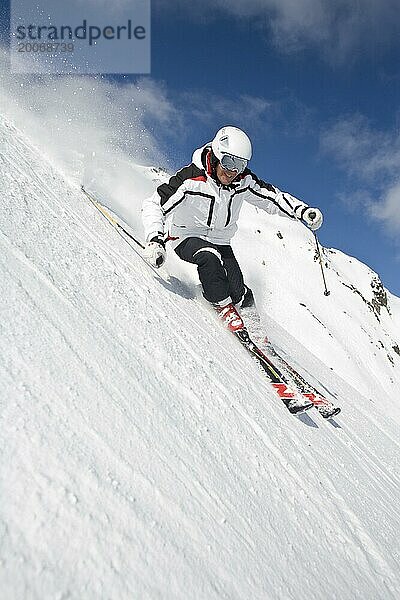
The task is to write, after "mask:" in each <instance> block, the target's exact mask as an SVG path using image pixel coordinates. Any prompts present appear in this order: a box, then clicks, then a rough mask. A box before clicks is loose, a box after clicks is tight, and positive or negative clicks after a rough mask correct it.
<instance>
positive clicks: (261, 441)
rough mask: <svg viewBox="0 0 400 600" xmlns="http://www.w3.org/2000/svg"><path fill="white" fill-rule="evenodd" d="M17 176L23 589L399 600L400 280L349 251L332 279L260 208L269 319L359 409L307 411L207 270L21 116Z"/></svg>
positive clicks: (0, 280) (12, 226)
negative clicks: (379, 286) (374, 284)
mask: <svg viewBox="0 0 400 600" xmlns="http://www.w3.org/2000/svg"><path fill="white" fill-rule="evenodd" d="M135 168H136V167H135ZM155 175H156V174H155V172H154V171H151V173H149V177H148V178H147V182H148V183H146V184H145V179H146V175H145V170H143V169H142V168H139V167H138V168H137V177H138V182H139V183H140V185H138V188H140V190H141V191H144V190H145V189H147V186H149V187H151V186H153V185H155V182H154V181H152V178H153V177H154V176H155ZM0 185H1V188H0V189H1V190H2V198H1V203H0V246H1V247H0V298H1V300H0V311H1V319H0V390H1V392H0V409H1V423H0V456H1V459H0V495H1V501H0V590H1V596H2V597H4V598H7V600H9V599H10V600H13V599H16V600H20V599H22V598H24V599H25V598H29V599H40V600H43V599H48V598H49V599H50V598H71V599H74V600H75V599H77V600H78V599H79V600H81V599H85V600H86V599H96V600H97V599H98V598H110V599H115V600H121V599H122V600H125V599H127V600H131V599H132V598H140V599H142V598H143V599H156V598H162V599H169V598H171V599H172V598H173V599H175V598H179V599H182V600H184V599H185V600H186V599H187V598H193V599H204V600H209V599H217V598H218V599H219V598H221V599H222V598H224V599H227V598H229V600H231V599H232V600H236V599H237V600H239V599H240V600H243V599H247V598H249V599H250V598H251V599H256V600H258V599H259V600H265V598H268V599H271V600H275V599H279V600H283V599H285V600H286V599H295V600H303V599H304V600H305V599H306V598H307V599H310V598H311V599H315V600H319V599H321V598H333V597H337V598H344V599H354V598H356V599H360V600H361V599H363V600H365V599H368V600H369V599H371V600H372V599H378V598H379V599H381V598H384V599H397V598H398V597H399V595H400V581H399V572H400V564H399V563H400V558H399V554H398V532H399V530H400V516H399V511H398V502H399V499H400V498H399V489H400V481H399V478H400V476H399V469H398V464H399V444H398V440H399V439H400V410H399V408H400V407H399V401H398V396H396V394H397V390H398V389H399V383H400V382H399V375H398V372H399V364H400V357H399V356H398V355H397V353H396V352H395V351H391V344H396V343H397V344H398V343H399V339H398V338H399V335H398V332H399V330H400V328H399V324H400V300H399V299H398V298H395V297H393V296H391V295H390V294H389V293H387V308H385V307H384V306H382V305H381V308H380V313H378V314H376V313H375V311H373V310H371V308H370V306H369V305H368V303H372V300H373V298H374V297H375V296H374V295H373V292H372V289H370V288H371V281H372V279H374V278H375V275H374V274H372V273H371V272H370V271H369V269H368V268H367V267H365V266H364V265H361V264H360V263H359V262H358V261H356V260H355V259H352V258H350V257H347V256H345V255H343V254H342V253H340V252H338V251H334V252H330V251H329V252H328V251H326V252H325V260H326V261H327V263H328V269H327V279H328V286H329V287H330V289H331V295H330V296H329V297H327V298H326V297H324V296H323V293H322V289H321V282H320V279H319V278H320V273H319V270H318V269H319V266H318V264H317V263H316V262H315V261H314V247H313V244H312V238H311V237H310V236H309V234H308V232H307V230H305V229H304V228H303V227H301V225H300V224H298V223H292V222H290V221H288V220H284V219H278V218H270V217H267V216H265V215H262V214H260V213H255V212H254V211H250V210H248V209H247V208H246V211H245V213H244V215H243V219H242V223H241V231H240V234H239V235H238V237H237V240H236V246H237V252H238V255H240V258H241V262H242V264H243V266H244V270H245V272H246V277H247V279H248V281H249V283H250V284H251V285H252V286H253V287H254V290H255V293H256V297H257V301H258V304H259V307H260V311H261V313H262V317H263V320H264V324H265V330H266V333H267V334H268V336H269V337H270V338H271V340H272V341H274V342H275V343H276V344H277V345H278V346H280V347H281V348H283V349H285V350H287V351H288V353H289V354H290V355H291V356H292V357H293V358H294V359H296V360H297V362H298V363H300V364H302V365H304V366H305V368H306V369H307V370H308V371H309V372H311V373H312V374H313V375H314V377H315V378H316V379H317V380H319V381H321V382H323V383H324V385H326V386H327V387H329V389H330V390H332V392H333V393H335V394H336V395H337V396H338V398H339V399H340V404H341V406H342V409H343V414H342V415H341V418H340V419H338V422H337V423H336V425H335V426H334V425H333V424H330V423H326V422H324V421H322V419H320V418H319V417H318V415H313V416H307V419H306V418H304V419H303V420H300V419H296V418H294V417H293V416H291V415H290V414H289V413H288V412H287V410H286V409H285V408H284V407H283V405H281V404H280V403H279V401H278V400H277V399H276V398H275V396H274V395H273V394H272V393H271V392H270V390H269V387H268V385H267V384H266V383H265V382H264V380H263V379H262V378H261V377H260V376H259V371H258V369H257V367H256V365H255V364H253V362H252V361H251V359H249V358H248V356H247V354H246V353H245V352H244V350H243V349H242V348H240V347H239V348H238V347H237V344H236V340H234V339H233V338H232V337H230V335H229V334H227V333H226V332H224V331H221V330H220V329H219V328H218V326H217V324H216V322H215V319H214V318H213V316H212V315H211V314H210V312H209V311H208V310H207V309H206V308H205V307H204V306H203V305H202V303H201V302H199V301H198V300H196V298H195V294H194V292H193V282H194V275H193V272H191V271H189V270H185V269H184V268H183V266H182V265H181V264H180V263H179V262H178V261H177V260H175V259H174V257H173V256H170V259H169V266H168V269H169V271H170V275H169V277H167V276H165V275H164V278H159V277H157V276H156V275H155V274H154V272H153V271H151V270H150V269H148V268H147V266H146V265H145V264H144V262H143V261H142V260H141V259H140V257H139V256H137V255H136V254H135V253H134V252H132V251H131V250H130V249H129V248H128V247H127V246H126V245H125V244H124V243H123V241H122V240H121V239H120V238H119V237H118V236H117V235H116V234H115V231H114V230H113V229H112V228H111V227H110V226H109V224H108V223H107V222H105V221H104V219H102V217H101V215H99V214H98V213H96V211H95V210H94V209H93V206H91V205H89V204H88V203H87V202H86V201H85V200H84V198H83V197H82V194H81V192H80V190H79V189H78V188H77V187H74V186H72V185H70V184H69V183H68V178H66V177H64V176H63V174H61V173H60V172H59V171H58V170H57V169H56V168H55V167H54V166H53V165H52V163H51V161H49V160H48V159H47V158H46V157H45V156H43V155H41V154H40V153H39V152H38V151H37V150H36V149H35V148H34V146H33V145H32V144H31V142H30V141H29V140H28V139H27V138H26V137H24V136H22V135H21V134H20V133H19V132H18V130H17V129H16V128H15V127H14V126H13V125H10V124H9V123H7V122H5V120H4V119H0ZM139 204H140V203H139V202H137V199H136V198H132V211H131V213H130V214H129V210H126V212H125V214H124V218H126V219H127V220H128V221H129V223H130V224H131V226H132V227H133V228H134V229H135V230H137V231H138V233H140V228H139V224H138V221H137V220H136V215H137V212H138V208H137V207H138V205H139ZM114 208H115V209H116V210H117V208H119V207H118V206H114ZM249 209H250V207H249ZM278 232H280V236H278V235H277V233H278ZM350 286H353V287H354V288H355V289H357V290H358V291H359V293H357V292H354V290H353V289H352V288H351V287H350ZM360 294H361V295H362V296H363V298H364V299H365V300H367V303H366V302H364V300H363V298H361V295H360ZM375 299H376V298H375ZM376 300H377V299H376ZM378 318H379V320H378ZM379 341H381V343H382V345H383V346H384V347H383V348H382V346H381V345H380V344H379ZM388 354H390V356H391V358H392V360H393V362H394V364H393V363H392V362H391V361H390V360H389V359H388ZM391 380H392V381H391Z"/></svg>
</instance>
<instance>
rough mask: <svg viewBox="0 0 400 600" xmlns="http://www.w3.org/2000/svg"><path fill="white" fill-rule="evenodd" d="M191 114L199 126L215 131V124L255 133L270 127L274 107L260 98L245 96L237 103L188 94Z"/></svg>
mask: <svg viewBox="0 0 400 600" xmlns="http://www.w3.org/2000/svg"><path fill="white" fill-rule="evenodd" d="M180 100H181V102H182V103H183V104H184V106H185V108H186V110H187V112H188V113H189V114H190V115H191V117H192V118H193V117H194V118H196V119H197V120H198V121H199V122H201V123H204V124H205V125H209V126H210V127H214V126H215V123H220V124H221V126H222V125H226V124H232V125H237V126H239V127H243V128H244V129H247V125H251V128H252V129H253V130H260V129H264V128H265V127H267V122H268V116H269V113H270V111H271V110H272V108H273V104H272V103H271V102H269V101H268V100H266V99H265V98H261V97H258V96H250V95H248V94H241V95H239V96H237V97H236V98H234V99H231V98H226V97H224V96H219V95H218V94H212V93H210V92H209V91H207V92H186V93H184V94H183V95H182V97H181V99H180Z"/></svg>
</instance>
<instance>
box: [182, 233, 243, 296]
mask: <svg viewBox="0 0 400 600" xmlns="http://www.w3.org/2000/svg"><path fill="white" fill-rule="evenodd" d="M175 252H176V253H177V255H178V256H179V258H181V259H182V260H185V261H186V262H190V263H193V264H195V265H197V271H198V273H199V278H200V282H201V285H202V286H203V295H204V298H205V299H206V300H208V301H209V302H212V303H213V304H215V303H217V302H221V300H225V298H228V296H230V297H231V298H232V302H233V303H234V304H238V303H239V302H240V301H241V299H242V298H243V296H244V294H245V291H246V287H245V285H244V281H243V274H242V271H241V269H240V267H239V264H238V262H237V260H236V257H235V255H234V254H233V250H232V248H231V246H225V245H224V246H220V245H219V244H218V245H217V244H212V243H211V242H207V241H205V240H202V239H200V238H196V237H190V238H186V239H185V240H183V242H181V243H180V244H179V246H177V247H176V248H175Z"/></svg>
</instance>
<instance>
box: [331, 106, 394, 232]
mask: <svg viewBox="0 0 400 600" xmlns="http://www.w3.org/2000/svg"><path fill="white" fill-rule="evenodd" d="M321 149H322V151H323V152H324V153H325V154H328V155H329V156H332V157H333V158H334V160H335V161H336V162H337V163H338V164H339V165H340V167H341V168H342V169H343V170H344V171H345V172H346V173H347V175H348V176H349V178H350V187H351V188H352V190H353V191H352V192H351V193H350V194H343V193H342V194H341V195H340V199H341V200H342V201H343V202H344V203H345V204H347V205H348V206H349V207H350V208H352V207H364V209H367V212H368V214H369V215H370V216H371V217H372V218H373V219H375V220H376V221H379V222H380V223H381V224H382V225H383V226H384V228H385V230H386V231H387V232H388V233H389V234H390V235H398V234H399V233H400V176H399V173H400V136H399V133H398V132H397V131H393V132H383V131H379V130H376V129H374V128H373V127H371V125H370V124H369V123H368V121H367V119H365V118H364V117H362V116H360V115H356V116H353V117H348V118H345V119H342V120H341V121H338V122H337V123H335V124H334V125H332V126H331V127H330V128H329V129H327V130H325V131H324V133H323V134H322V135H321Z"/></svg>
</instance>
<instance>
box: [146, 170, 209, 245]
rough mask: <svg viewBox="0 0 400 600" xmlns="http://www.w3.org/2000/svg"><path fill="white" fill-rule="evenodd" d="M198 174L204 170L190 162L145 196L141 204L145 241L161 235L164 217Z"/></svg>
mask: <svg viewBox="0 0 400 600" xmlns="http://www.w3.org/2000/svg"><path fill="white" fill-rule="evenodd" d="M199 176H204V171H202V170H201V169H199V168H198V167H196V165H194V164H193V163H192V164H190V165H188V166H187V167H183V169H181V170H180V171H178V172H177V173H176V175H173V176H172V177H171V178H170V180H169V181H168V183H163V184H161V185H159V186H158V188H157V190H156V191H155V192H154V194H153V195H152V196H150V198H146V200H145V201H144V202H143V206H142V220H143V225H144V230H145V235H146V241H149V240H151V239H152V238H153V237H155V236H160V235H163V233H164V223H165V218H166V217H167V216H168V215H169V214H170V213H171V212H173V210H174V209H175V208H176V207H177V206H179V205H180V204H181V203H182V202H183V201H184V200H185V197H186V191H187V190H188V189H189V182H190V180H191V179H194V178H196V177H199Z"/></svg>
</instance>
